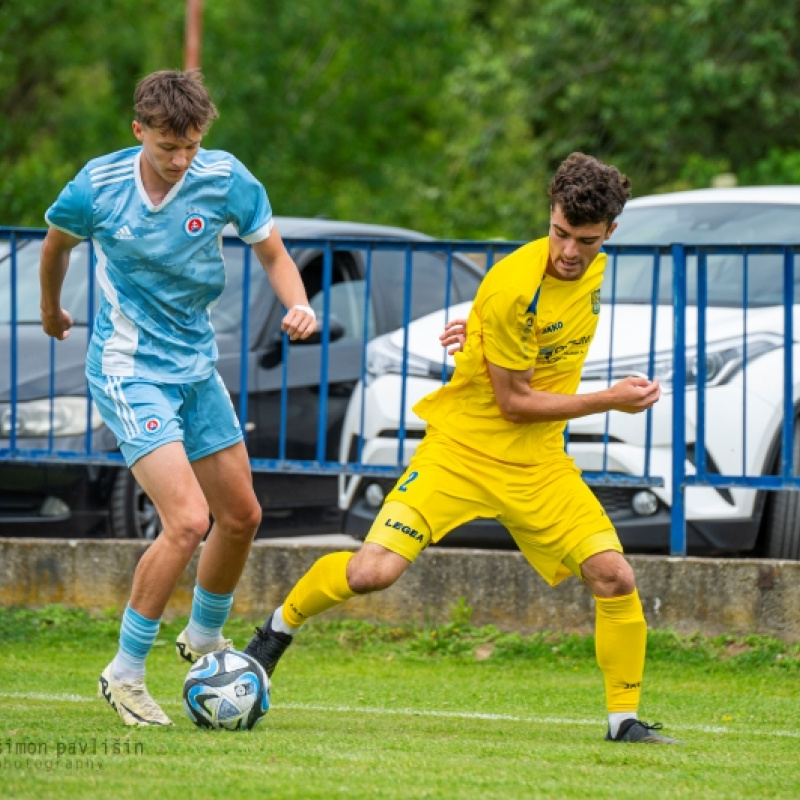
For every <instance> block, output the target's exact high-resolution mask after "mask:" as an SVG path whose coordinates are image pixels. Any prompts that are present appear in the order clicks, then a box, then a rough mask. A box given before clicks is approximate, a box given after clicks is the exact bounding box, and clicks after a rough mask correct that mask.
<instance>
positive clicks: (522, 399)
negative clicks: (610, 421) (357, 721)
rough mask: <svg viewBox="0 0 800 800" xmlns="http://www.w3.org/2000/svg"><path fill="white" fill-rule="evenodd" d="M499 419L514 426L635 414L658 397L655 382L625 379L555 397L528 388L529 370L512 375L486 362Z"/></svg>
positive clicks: (511, 372)
mask: <svg viewBox="0 0 800 800" xmlns="http://www.w3.org/2000/svg"><path fill="white" fill-rule="evenodd" d="M486 367H487V369H488V371H489V378H490V379H491V382H492V388H493V390H494V395H495V399H496V400H497V405H498V407H499V409H500V413H501V414H502V416H503V419H505V420H507V421H508V422H514V423H517V424H530V423H533V422H559V421H565V420H570V419H577V418H578V417H586V416H589V415H590V414H598V413H602V412H604V411H624V412H625V413H627V414H638V413H639V412H640V411H645V410H647V409H648V408H650V407H651V406H653V405H654V404H655V403H656V402H657V401H658V398H659V397H661V386H660V385H659V382H658V380H654V381H650V380H648V379H647V378H641V377H629V378H624V379H623V380H621V381H619V382H618V383H615V384H614V385H613V386H610V387H609V388H607V389H602V390H600V391H599V392H589V393H587V394H555V393H553V392H542V391H538V390H536V389H533V388H532V387H531V378H532V377H533V368H532V367H531V368H530V369H527V370H524V371H516V370H511V369H506V368H505V367H500V366H498V365H497V364H493V363H491V362H490V361H488V360H487V361H486Z"/></svg>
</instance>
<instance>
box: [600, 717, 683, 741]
mask: <svg viewBox="0 0 800 800" xmlns="http://www.w3.org/2000/svg"><path fill="white" fill-rule="evenodd" d="M663 727H664V726H663V725H662V724H661V723H660V722H655V723H653V724H652V725H649V724H648V723H646V722H642V721H641V720H639V719H632V718H631V719H625V720H623V721H622V723H621V724H620V726H619V730H618V731H617V735H616V736H613V737H612V736H611V731H607V732H606V741H607V742H629V743H631V744H683V742H681V741H680V740H679V739H673V738H672V737H670V736H664V735H662V734H660V733H659V731H660V730H661V729H662V728H663Z"/></svg>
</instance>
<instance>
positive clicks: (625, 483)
mask: <svg viewBox="0 0 800 800" xmlns="http://www.w3.org/2000/svg"><path fill="white" fill-rule="evenodd" d="M43 235H44V231H41V230H38V229H23V228H8V227H0V247H4V248H5V249H4V250H0V279H1V280H0V318H2V319H7V320H8V323H9V325H8V330H9V335H8V346H7V349H6V353H2V352H0V376H1V375H2V373H6V375H7V376H8V381H7V391H5V392H4V396H3V397H2V399H0V415H2V416H0V430H4V431H5V433H3V434H0V461H19V462H32V463H74V464H94V465H103V464H109V465H119V464H122V459H121V456H120V454H119V452H118V451H116V450H115V449H113V448H105V449H99V448H98V446H97V438H98V436H97V431H93V430H92V428H91V420H92V407H91V401H90V397H89V394H88V391H86V390H85V389H84V392H83V396H85V397H86V413H85V423H86V424H85V428H86V434H85V437H84V439H83V446H82V447H80V448H73V449H65V448H63V447H61V446H60V444H59V437H55V436H53V433H52V430H53V415H54V409H55V398H56V396H57V393H58V387H57V386H56V385H55V382H54V377H53V376H54V375H55V371H56V369H55V368H56V364H57V359H58V358H59V343H56V342H55V341H53V340H51V341H50V344H49V349H48V356H47V358H48V359H49V363H48V367H47V369H49V375H50V379H49V382H48V388H47V391H46V392H44V394H43V395H42V398H43V399H45V400H48V401H49V404H50V410H49V415H50V425H49V433H48V434H47V435H44V436H39V437H37V438H36V439H35V440H30V439H28V437H24V436H21V435H19V432H18V427H19V418H18V413H19V404H20V402H22V399H21V398H20V393H19V386H18V381H19V366H20V359H21V358H25V357H26V354H25V353H22V352H20V345H19V330H18V328H19V325H18V323H19V319H20V318H19V315H20V302H21V298H20V296H19V295H20V289H21V288H25V287H28V286H29V284H30V281H29V280H26V281H24V282H23V283H24V286H22V285H21V283H20V275H19V261H20V258H21V253H22V252H23V248H28V247H29V248H34V247H37V243H38V242H40V241H41V239H42V238H43ZM284 241H285V243H286V245H287V248H288V249H289V251H290V253H293V254H297V253H299V252H301V251H304V250H313V251H315V252H318V253H319V254H321V258H322V287H321V288H322V314H321V319H323V320H327V319H329V318H330V310H331V287H332V286H333V284H334V275H333V272H334V265H335V262H336V258H337V254H341V253H343V252H347V253H350V254H353V253H355V254H358V256H359V258H360V259H361V262H362V264H363V283H364V295H363V303H364V307H363V309H362V314H361V319H362V320H363V330H362V333H361V336H360V339H361V341H360V351H359V354H358V356H357V357H358V358H359V359H360V369H359V370H358V371H357V375H356V377H357V378H359V379H360V382H359V383H358V385H359V386H360V387H362V390H363V387H364V386H365V385H366V382H367V379H368V374H367V354H368V350H367V348H368V344H369V341H368V340H369V335H370V331H369V319H370V313H369V310H370V298H371V297H372V287H373V284H374V260H375V256H376V254H379V253H385V252H392V253H396V254H399V255H400V256H401V257H402V260H403V270H404V272H403V278H402V291H401V292H399V293H398V296H397V297H396V298H394V300H395V302H396V304H397V306H398V308H402V313H401V315H400V316H401V322H402V325H401V327H402V330H403V347H402V364H401V368H400V370H399V378H400V386H401V389H400V394H399V397H398V398H397V400H398V408H399V409H404V408H405V407H406V405H407V401H408V396H409V395H408V392H409V381H410V380H411V378H412V377H413V375H412V373H411V371H410V369H409V362H410V358H411V356H410V354H409V344H410V340H409V335H410V334H409V324H410V322H411V320H412V319H413V318H414V308H413V297H414V286H415V284H414V280H415V277H416V276H415V270H414V263H415V256H417V254H420V253H434V254H437V255H438V257H440V258H442V259H443V260H444V263H445V270H444V275H445V287H444V306H445V307H447V308H449V307H450V306H451V305H452V302H453V298H452V297H451V294H450V288H451V285H452V278H453V269H454V266H455V265H456V263H457V262H458V260H459V259H463V258H467V257H468V258H471V259H473V260H474V259H476V258H477V259H478V260H479V261H480V262H482V263H483V264H484V266H485V267H486V268H491V266H492V265H493V264H494V263H495V262H496V261H497V260H498V259H499V258H501V257H503V256H505V255H506V254H508V253H510V252H511V251H513V250H514V249H516V248H517V247H518V246H519V244H520V243H518V242H487V241H462V240H458V241H456V240H419V241H407V240H405V239H364V238H292V237H290V236H286V237H284ZM226 246H228V247H231V248H240V250H239V251H238V252H239V254H240V256H241V258H240V261H241V266H240V269H241V271H242V272H241V281H240V284H241V309H240V313H241V326H240V330H239V332H238V336H239V348H240V352H239V363H240V367H239V372H238V382H237V383H236V384H235V394H237V410H238V413H239V417H240V419H241V420H243V421H246V420H248V419H249V416H248V415H249V413H250V402H251V400H250V396H251V392H252V391H253V390H254V389H255V391H259V387H253V386H252V385H251V382H252V375H251V370H250V369H249V368H248V366H247V365H248V363H249V362H248V358H249V357H250V355H251V354H252V352H253V350H254V348H256V347H258V346H259V344H258V342H256V341H253V340H252V336H251V332H252V328H253V325H254V324H255V322H257V320H255V321H254V319H253V315H254V314H256V313H257V310H256V309H254V308H253V305H252V297H251V288H252V286H253V280H252V279H253V270H254V269H260V267H259V266H258V263H257V262H256V265H255V267H254V265H253V260H252V256H251V253H252V251H251V249H250V248H249V247H247V246H246V245H244V244H243V243H242V242H241V241H240V240H238V239H236V238H232V239H230V240H227V239H226ZM606 252H607V253H608V257H609V266H608V269H607V274H606V279H605V286H604V305H605V306H606V308H605V310H604V314H607V315H609V318H610V341H609V349H608V353H609V357H608V365H607V366H608V369H607V372H606V376H605V378H606V384H607V385H610V384H611V383H613V382H614V381H615V378H614V375H615V372H614V369H615V366H614V358H612V355H613V353H614V348H615V342H616V339H617V338H618V337H620V336H630V335H632V332H631V331H623V330H620V329H619V325H618V320H617V316H616V315H617V313H618V306H619V302H618V297H619V291H620V288H619V284H620V281H621V280H622V277H621V276H622V259H626V258H629V257H631V256H635V257H637V258H639V259H645V260H646V261H647V263H648V264H649V265H650V266H649V267H648V274H649V275H650V278H651V285H650V287H649V289H648V290H647V298H646V300H647V304H649V306H650V309H651V313H650V318H649V323H648V327H647V330H646V332H645V331H637V332H636V335H637V336H640V337H641V339H642V342H643V346H642V355H643V356H645V357H646V359H647V367H646V370H645V371H646V373H647V374H648V375H649V376H651V377H652V376H653V375H654V372H655V366H656V359H657V357H658V355H659V347H658V337H657V329H658V324H659V320H662V321H663V315H667V317H668V318H669V317H671V323H670V324H671V325H672V341H671V349H672V351H673V352H674V353H685V352H686V349H687V307H693V306H696V307H697V337H696V341H697V361H696V363H697V369H696V374H695V375H693V376H691V377H692V381H693V383H692V385H691V386H690V385H689V384H688V383H687V381H688V378H687V371H686V363H685V359H683V358H678V359H675V361H674V364H673V370H672V376H671V380H672V387H671V389H672V391H671V393H670V396H671V398H672V420H671V464H672V466H671V473H670V474H666V475H665V474H653V471H652V464H651V454H652V451H653V436H654V430H653V417H652V411H648V412H645V414H644V417H643V423H642V424H643V426H644V434H643V446H642V451H643V467H642V469H641V470H640V471H639V472H638V474H630V473H627V472H620V471H619V470H613V469H610V468H609V463H610V461H611V458H612V452H613V448H614V445H615V440H614V437H613V435H612V432H611V426H612V422H611V419H610V417H609V416H608V415H607V416H606V419H605V427H604V429H603V432H602V434H601V435H600V437H599V441H597V442H596V443H597V444H600V445H601V446H602V447H601V449H602V468H601V469H598V470H591V471H589V470H587V471H585V472H584V477H585V479H586V481H587V483H589V484H590V485H592V486H596V487H597V486H605V487H642V488H654V487H664V486H665V485H666V481H667V479H668V481H669V485H670V491H671V498H672V499H671V510H672V515H671V520H672V522H671V525H672V527H671V538H670V547H671V551H672V553H673V554H676V555H683V554H685V553H686V519H685V497H684V495H685V491H686V489H687V488H688V487H696V486H709V487H717V488H746V489H753V490H758V491H780V490H787V489H800V478H799V477H798V476H797V474H796V473H795V468H794V463H793V457H792V452H793V443H794V436H795V433H794V426H795V405H796V396H795V395H796V392H795V390H794V375H793V348H794V325H793V310H794V288H793V287H794V282H795V278H794V268H795V260H796V256H797V254H798V252H800V246H798V245H791V246H777V245H769V244H765V245H758V246H755V245H749V246H746V247H745V246H741V247H739V246H737V247H734V246H713V245H708V246H705V245H704V246H702V247H700V246H684V245H673V246H671V247H663V246H622V245H619V246H607V247H606ZM759 255H772V256H778V257H780V258H782V259H783V262H782V263H783V270H782V274H783V294H782V300H781V303H779V304H778V305H781V304H782V306H783V311H782V326H783V342H784V344H783V349H784V357H783V361H782V363H783V372H784V375H783V398H782V407H783V419H782V422H781V428H780V443H779V444H780V447H779V450H780V453H779V462H778V463H779V470H778V474H759V475H750V474H747V472H748V471H747V469H746V468H745V467H746V458H747V450H746V447H747V442H746V436H744V434H743V433H742V441H743V444H744V452H743V454H742V459H743V462H742V463H743V468H742V471H741V474H736V473H734V472H726V473H725V474H720V473H719V472H715V471H714V470H712V469H710V467H709V464H708V463H707V459H706V449H707V448H706V444H707V442H706V436H707V432H706V423H707V419H706V416H707V407H706V394H707V389H708V387H707V375H706V369H707V364H706V349H707V339H708V324H707V310H708V292H709V284H708V271H709V258H711V259H713V258H715V257H718V256H735V257H738V258H741V259H742V260H743V278H742V286H743V290H742V291H743V296H742V303H741V308H742V315H743V316H742V338H743V342H744V346H745V348H746V346H747V333H748V328H747V325H748V309H749V308H750V307H749V305H748V286H749V284H748V270H749V269H750V263H749V261H750V259H751V258H752V257H754V256H759ZM93 260H94V258H93V253H92V250H91V247H88V248H87V250H86V253H85V255H84V256H83V257H82V258H81V259H79V261H82V263H76V264H73V265H72V267H71V270H70V271H73V270H76V269H77V270H80V274H81V275H83V276H85V283H86V294H85V297H86V300H85V302H86V313H85V315H84V316H85V320H86V330H85V335H86V339H87V341H88V337H89V336H90V335H91V324H92V320H93V318H94V313H95V311H96V305H97V302H98V298H97V293H96V288H95V281H94V279H93ZM4 261H5V266H4V263H3V262H4ZM690 266H691V269H690ZM689 272H691V273H692V275H693V276H694V281H693V282H690V281H689V277H688V275H689ZM27 277H29V276H26V278H27ZM665 287H668V288H669V294H670V295H671V296H670V297H667V298H666V300H665V297H664V291H665ZM26 290H27V289H26ZM690 298H691V302H689V299H690ZM28 300H30V298H28ZM37 302H38V298H37ZM3 304H5V306H3ZM68 310H69V309H68ZM212 319H213V315H212ZM41 335H42V337H44V336H45V334H44V333H42V334H41ZM333 345H334V342H332V340H331V329H330V326H329V325H323V326H322V331H321V336H320V348H321V357H320V360H319V388H318V414H317V418H316V419H315V420H306V424H307V425H308V426H313V429H314V431H315V441H316V445H315V455H314V457H313V458H306V459H298V458H289V457H287V451H288V449H289V448H288V445H289V443H288V440H287V436H288V434H287V431H288V429H289V417H290V410H291V409H290V388H291V387H290V385H291V380H290V373H291V364H292V358H293V353H294V352H295V347H296V346H295V345H294V344H292V345H290V344H289V342H288V338H287V337H286V336H284V337H283V340H282V342H281V358H280V361H281V386H280V389H279V402H278V404H277V408H278V415H279V426H278V427H279V431H280V435H279V437H278V441H277V448H276V449H277V453H275V454H274V455H272V456H270V457H263V455H260V454H258V453H256V452H252V451H251V465H252V469H253V470H254V471H256V472H268V473H269V472H273V473H290V474H315V475H331V476H333V475H337V476H338V475H348V476H375V477H388V478H392V477H396V476H398V475H400V474H401V473H402V471H403V469H404V466H405V460H406V459H404V454H405V442H406V441H407V440H408V438H409V437H408V432H409V431H408V428H407V425H408V420H407V419H406V416H405V414H404V413H399V414H398V430H397V440H398V448H397V458H396V459H395V460H394V461H393V463H385V464H370V463H363V461H362V453H363V441H359V442H358V446H357V449H356V455H355V458H352V459H351V458H348V459H347V460H340V459H338V458H332V457H331V456H330V453H329V452H326V447H327V446H329V443H328V425H329V411H330V401H331V395H330V383H331V374H330V368H331V361H330V358H329V355H330V352H331V347H332V346H333ZM301 346H302V345H301ZM589 358H590V359H591V358H592V352H591V350H590V353H589ZM747 370H748V363H747V358H746V355H745V358H744V363H743V366H742V378H743V385H744V387H745V388H744V390H743V410H742V414H743V416H742V430H744V427H745V426H746V419H747V390H746V387H747ZM448 374H449V373H448V367H447V363H446V358H445V357H444V353H443V355H442V361H441V374H440V379H441V380H442V381H444V380H446V379H447V376H448ZM229 386H231V388H233V386H232V385H231V383H230V382H229ZM692 393H694V394H695V395H696V397H695V400H696V408H695V416H694V419H695V431H696V438H695V443H694V448H695V459H694V464H693V465H691V466H690V465H688V462H687V446H686V439H685V431H686V429H687V412H688V409H687V402H688V401H689V399H690V395H691V394H692ZM27 399H29V398H27V397H26V398H25V400H27ZM362 408H363V406H362ZM363 413H364V412H363V410H362V419H361V429H362V430H363ZM45 427H47V426H45ZM246 427H247V426H246V425H243V429H245V436H247V430H246ZM569 433H570V431H569V428H568V441H569V445H568V447H570V448H571V447H572V446H573V444H574V445H575V447H578V442H577V441H576V442H573V441H572V440H571V438H570V436H569ZM26 439H27V441H26Z"/></svg>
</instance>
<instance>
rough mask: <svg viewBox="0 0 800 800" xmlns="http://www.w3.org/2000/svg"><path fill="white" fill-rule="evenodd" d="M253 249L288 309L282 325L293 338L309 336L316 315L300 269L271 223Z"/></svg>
mask: <svg viewBox="0 0 800 800" xmlns="http://www.w3.org/2000/svg"><path fill="white" fill-rule="evenodd" d="M253 251H254V252H255V254H256V256H257V257H258V260H259V261H260V262H261V266H262V267H264V271H265V272H266V273H267V278H268V279H269V282H270V284H271V286H272V288H273V289H274V290H275V294H276V295H277V296H278V299H279V300H280V301H281V303H283V305H284V306H285V307H286V308H288V309H289V310H288V311H287V312H286V316H285V317H284V318H283V321H282V322H281V327H282V328H283V330H285V331H286V333H288V334H289V338H290V339H292V340H295V339H306V338H308V337H309V336H310V335H311V334H312V333H314V331H315V330H316V329H317V319H316V315H315V314H314V311H313V309H312V308H311V307H310V306H309V304H308V296H307V295H306V289H305V286H303V280H302V278H301V277H300V270H298V269H297V264H295V263H294V260H293V259H292V257H291V256H290V255H289V252H288V250H287V249H286V246H285V245H284V243H283V239H281V235H280V233H278V229H277V228H276V227H275V226H274V225H273V227H272V230H271V231H270V234H269V236H267V238H266V239H262V240H261V241H260V242H256V243H255V244H253Z"/></svg>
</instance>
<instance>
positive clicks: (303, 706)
mask: <svg viewBox="0 0 800 800" xmlns="http://www.w3.org/2000/svg"><path fill="white" fill-rule="evenodd" d="M0 699H8V700H41V701H43V702H54V701H63V702H67V703H88V702H93V701H95V700H96V699H97V698H94V697H86V696H84V695H79V694H45V693H42V692H0ZM158 702H159V703H160V704H161V705H164V706H169V707H174V706H178V705H180V703H178V702H176V701H174V700H167V701H161V700H159V701H158ZM272 708H275V709H280V710H286V711H320V712H325V713H334V714H358V713H360V714H376V715H381V714H383V715H397V716H409V717H438V718H445V719H451V718H456V719H485V720H498V721H501V722H523V723H528V724H532V725H593V726H601V725H602V724H603V721H602V720H600V719H569V718H567V717H521V716H517V715H515V714H489V713H485V712H480V711H432V710H428V711H425V710H422V709H417V708H374V707H370V706H320V705H311V704H308V703H280V704H277V703H273V705H272ZM669 727H670V728H671V729H673V730H682V731H700V732H701V733H719V734H731V735H734V736H737V735H738V736H781V737H788V738H791V739H800V731H762V730H751V729H743V730H733V729H731V728H726V727H724V726H717V725H680V724H678V725H670V726H669Z"/></svg>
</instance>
